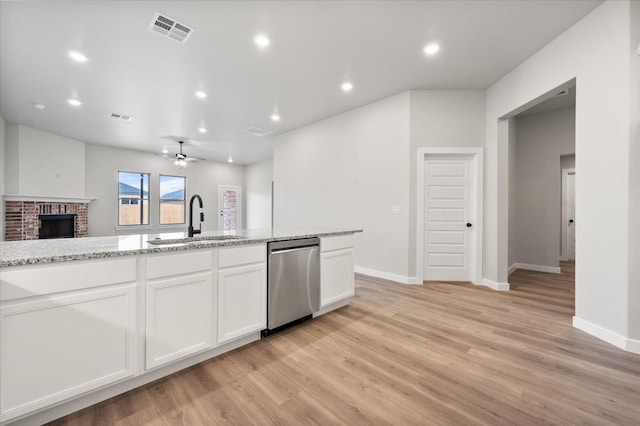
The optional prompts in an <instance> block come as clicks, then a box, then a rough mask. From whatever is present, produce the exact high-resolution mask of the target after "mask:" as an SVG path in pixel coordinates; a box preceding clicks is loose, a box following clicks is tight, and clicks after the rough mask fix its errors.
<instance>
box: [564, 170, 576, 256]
mask: <svg viewBox="0 0 640 426" xmlns="http://www.w3.org/2000/svg"><path fill="white" fill-rule="evenodd" d="M566 227H567V257H568V258H569V260H576V172H575V171H574V172H573V173H569V175H568V176H567V223H566Z"/></svg>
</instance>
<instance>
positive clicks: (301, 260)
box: [262, 238, 320, 336]
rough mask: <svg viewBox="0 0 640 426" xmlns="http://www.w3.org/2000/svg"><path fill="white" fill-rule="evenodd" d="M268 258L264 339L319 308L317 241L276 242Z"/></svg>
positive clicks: (268, 250)
mask: <svg viewBox="0 0 640 426" xmlns="http://www.w3.org/2000/svg"><path fill="white" fill-rule="evenodd" d="M267 252H268V254H269V265H268V276H269V280H268V284H267V286H268V292H267V300H268V301H267V329H266V330H263V331H262V335H263V336H266V335H269V334H271V333H273V332H274V331H277V330H279V329H282V328H285V327H287V326H289V325H293V324H296V323H298V322H301V321H304V320H306V319H309V318H311V316H312V314H313V313H314V312H317V311H318V309H319V308H320V239H319V238H304V239H298V240H286V241H275V242H272V243H269V244H267Z"/></svg>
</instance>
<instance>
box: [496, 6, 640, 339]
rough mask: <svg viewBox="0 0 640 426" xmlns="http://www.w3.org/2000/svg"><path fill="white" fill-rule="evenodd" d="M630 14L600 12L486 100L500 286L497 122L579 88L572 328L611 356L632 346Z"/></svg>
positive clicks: (626, 10) (504, 205)
mask: <svg viewBox="0 0 640 426" xmlns="http://www.w3.org/2000/svg"><path fill="white" fill-rule="evenodd" d="M630 10H631V5H630V2H629V1H628V0H620V1H607V2H605V3H603V4H602V5H601V6H599V7H598V8H597V9H595V10H594V11H593V12H592V13H590V14H589V15H587V16H586V17H585V18H583V19H582V20H581V21H580V22H578V23H577V24H576V25H574V26H573V27H572V28H570V29H569V30H567V31H566V32H565V33H564V34H562V35H561V36H560V37H558V38H556V39H555V40H554V41H552V42H551V43H550V44H548V45H547V46H546V47H544V48H543V49H542V50H540V51H539V52H538V53H537V54H535V55H534V56H533V57H531V58H530V59H528V60H527V61H526V62H524V63H523V64H522V65H520V66H519V67H518V68H516V69H515V70H514V71H512V72H511V73H509V74H508V75H506V76H505V77H503V78H502V79H501V80H500V81H498V82H497V83H496V84H494V85H493V86H492V87H491V88H489V90H488V91H487V134H486V160H487V163H486V166H487V167H486V169H485V170H486V171H487V173H486V192H485V194H486V196H485V218H486V219H485V230H486V236H487V238H486V240H485V268H484V269H485V275H486V276H487V278H489V279H492V280H498V281H499V279H500V278H501V277H504V276H506V270H503V268H502V267H501V265H506V263H507V262H506V260H507V256H508V254H507V247H508V245H507V236H506V235H505V234H504V233H503V232H501V230H502V229H504V227H506V226H507V224H505V223H503V222H500V221H499V220H498V217H499V216H501V215H502V213H503V212H505V211H508V193H507V192H504V191H501V190H500V189H499V188H500V185H499V176H501V175H503V174H504V173H505V170H506V168H507V167H508V159H506V156H504V153H505V152H506V150H507V148H508V147H507V145H506V144H507V140H506V139H508V138H501V137H499V133H498V127H499V125H498V122H499V121H500V120H501V119H504V118H506V117H511V116H514V115H516V114H517V113H518V112H520V111H522V110H523V109H525V108H526V107H527V106H528V105H530V104H532V103H534V102H536V101H537V100H539V99H540V98H543V97H544V94H545V93H547V92H549V91H550V90H552V89H554V88H557V87H560V86H562V85H563V84H566V83H568V82H570V81H571V80H572V79H577V88H578V89H577V96H576V169H577V170H579V171H580V172H579V174H577V175H576V211H577V216H576V245H577V246H576V257H577V260H576V313H575V317H574V325H576V326H577V327H579V328H581V329H583V330H585V331H587V332H589V333H591V334H594V335H597V336H598V337H600V338H603V339H605V340H607V341H609V342H612V343H614V344H618V345H619V346H625V345H627V346H628V345H633V344H635V343H634V342H631V341H630V340H629V338H630V334H629V330H630V329H631V328H632V327H630V325H629V319H630V317H629V299H628V295H629V292H628V290H629V285H630V279H629V278H630V276H629V271H630V259H629V254H630V251H629V245H630V243H631V241H630V234H629V230H630V226H629V219H630V208H629V201H630V196H629V195H630V180H629V176H630V174H629V172H630V164H629V154H630V152H631V139H630V130H629V129H630V128H631V125H630V93H631V90H630V89H631V83H630V82H631V75H630V71H631V66H630V51H631V46H630V37H629V35H630V20H631V15H630ZM587 47H588V48H587ZM634 78H637V75H636V76H634ZM634 120H635V119H634ZM502 158H505V159H504V160H502ZM636 185H637V182H636ZM612 189H615V190H612ZM636 213H637V212H636ZM636 217H637V215H636ZM604 283H606V285H604ZM634 321H636V320H635V319H634ZM634 337H637V336H635V335H634ZM638 343H639V344H640V342H638ZM639 351H640V346H639Z"/></svg>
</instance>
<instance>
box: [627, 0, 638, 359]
mask: <svg viewBox="0 0 640 426" xmlns="http://www.w3.org/2000/svg"><path fill="white" fill-rule="evenodd" d="M630 22H631V34H630V40H631V46H630V47H631V52H630V55H631V71H630V73H629V75H630V80H631V82H630V86H631V90H629V94H630V96H631V99H630V105H631V107H630V109H631V112H630V114H629V117H630V123H629V125H630V126H629V127H630V133H631V136H630V141H631V144H630V145H631V150H630V152H629V170H630V173H629V184H630V197H629V294H628V296H627V303H628V309H629V336H632V337H633V338H635V339H636V340H640V303H638V300H640V221H638V217H640V167H638V164H640V78H638V76H640V53H638V51H639V50H640V2H637V1H635V2H632V3H631V16H630ZM636 352H640V349H639V350H638V351H636Z"/></svg>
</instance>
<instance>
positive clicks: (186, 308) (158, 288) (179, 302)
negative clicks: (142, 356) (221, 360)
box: [146, 273, 213, 369]
mask: <svg viewBox="0 0 640 426" xmlns="http://www.w3.org/2000/svg"><path fill="white" fill-rule="evenodd" d="M212 307H213V301H212V280H211V273H203V274H194V275H188V276H182V277H178V278H171V279H164V280H155V281H150V282H147V309H146V311H147V313H146V368H147V369H150V368H153V367H157V366H160V365H163V364H166V363H167V362H170V361H173V360H176V359H178V358H182V357H184V356H186V355H190V354H193V353H196V352H199V351H201V350H204V349H208V348H210V347H211V342H212V333H213V311H212Z"/></svg>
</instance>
